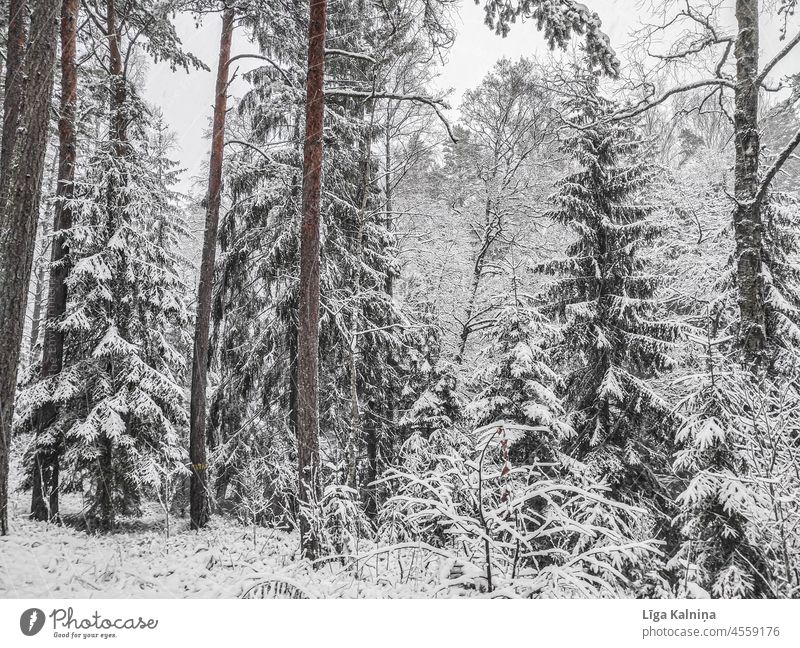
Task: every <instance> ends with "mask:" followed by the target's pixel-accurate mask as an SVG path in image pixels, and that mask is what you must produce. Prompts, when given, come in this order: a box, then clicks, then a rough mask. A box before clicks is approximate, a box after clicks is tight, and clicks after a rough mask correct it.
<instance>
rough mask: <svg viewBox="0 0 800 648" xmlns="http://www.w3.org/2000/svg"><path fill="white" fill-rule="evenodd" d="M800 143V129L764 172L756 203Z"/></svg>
mask: <svg viewBox="0 0 800 648" xmlns="http://www.w3.org/2000/svg"><path fill="white" fill-rule="evenodd" d="M798 145H800V129H798V131H797V132H796V133H795V134H794V137H792V139H791V140H790V141H789V143H788V144H787V145H786V147H785V148H784V149H783V151H781V153H780V155H778V157H777V158H775V161H774V162H773V163H772V165H771V166H770V167H769V169H767V172H766V174H764V179H763V180H762V181H761V184H760V185H759V187H758V191H757V192H756V195H755V197H754V198H753V201H754V202H755V203H760V202H761V201H762V200H763V199H764V196H765V195H766V194H767V190H768V189H769V185H770V183H771V182H772V180H773V179H774V178H775V176H776V175H777V173H778V171H780V170H781V167H783V165H784V164H785V163H786V160H788V159H789V158H790V157H791V156H792V153H793V152H794V150H795V149H796V148H797V146H798Z"/></svg>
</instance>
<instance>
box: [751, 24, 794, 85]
mask: <svg viewBox="0 0 800 648" xmlns="http://www.w3.org/2000/svg"><path fill="white" fill-rule="evenodd" d="M798 43H800V32H797V34H795V36H794V38H793V39H792V40H790V41H789V42H788V43H786V45H784V46H783V49H781V51H780V52H778V53H777V54H776V55H775V57H774V58H773V59H772V60H771V61H770V62H769V63H767V64H766V66H764V69H763V70H762V71H761V74H759V75H758V76H757V77H756V83H763V82H764V79H766V78H767V75H768V74H769V73H770V72H771V71H772V68H774V67H775V66H776V65H777V64H778V63H780V62H781V60H782V59H783V58H784V57H785V56H786V55H787V54H788V53H789V52H791V51H792V49H794V47H795V45H797V44H798Z"/></svg>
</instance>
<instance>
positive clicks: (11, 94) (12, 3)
mask: <svg viewBox="0 0 800 648" xmlns="http://www.w3.org/2000/svg"><path fill="white" fill-rule="evenodd" d="M27 13H28V2H27V0H9V3H8V46H7V51H6V62H5V63H6V78H5V97H4V98H3V140H2V151H3V152H2V154H0V174H5V171H6V165H7V163H8V160H10V159H11V157H10V155H8V154H6V150H7V149H10V147H11V144H12V142H13V141H14V137H13V136H14V134H15V133H16V132H17V120H18V119H19V108H20V105H21V103H20V92H21V91H22V79H21V78H18V77H17V73H18V72H19V71H20V66H21V65H22V59H23V57H24V55H25V44H26V42H27V38H28V30H27V22H26V16H27ZM17 81H19V83H16V82H17Z"/></svg>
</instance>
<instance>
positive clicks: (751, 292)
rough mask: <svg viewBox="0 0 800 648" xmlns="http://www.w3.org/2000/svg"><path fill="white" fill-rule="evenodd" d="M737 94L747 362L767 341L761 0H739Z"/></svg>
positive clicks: (739, 264) (739, 257) (742, 333)
mask: <svg viewBox="0 0 800 648" xmlns="http://www.w3.org/2000/svg"><path fill="white" fill-rule="evenodd" d="M736 19H737V21H738V24H739V31H738V35H737V38H736V49H735V55H736V96H735V102H736V106H735V109H736V110H735V113H734V130H735V147H736V162H735V167H734V172H735V180H734V183H735V184H734V195H735V197H736V201H737V204H736V207H735V209H734V214H733V226H734V236H735V239H736V280H737V289H738V301H739V313H740V327H741V328H740V330H739V343H740V345H741V347H742V352H743V356H744V360H745V363H746V364H748V365H750V366H753V365H758V364H760V362H761V360H762V359H763V355H764V350H765V343H766V322H765V314H764V273H763V270H762V267H761V266H762V233H763V232H762V223H761V214H760V206H759V205H758V203H757V202H755V200H754V198H755V195H756V192H757V190H758V159H759V147H760V144H759V135H758V90H759V87H758V86H759V84H758V81H757V77H758V40H759V28H758V0H737V1H736Z"/></svg>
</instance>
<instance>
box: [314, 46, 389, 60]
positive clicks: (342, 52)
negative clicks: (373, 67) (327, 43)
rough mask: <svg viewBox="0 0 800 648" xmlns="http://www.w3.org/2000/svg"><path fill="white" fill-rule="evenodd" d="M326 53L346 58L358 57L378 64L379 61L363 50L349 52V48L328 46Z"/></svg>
mask: <svg viewBox="0 0 800 648" xmlns="http://www.w3.org/2000/svg"><path fill="white" fill-rule="evenodd" d="M325 54H326V55H330V56H344V57H346V58H353V59H358V60H360V61H369V62H370V63H373V64H377V61H376V60H375V59H374V58H372V57H371V56H370V55H369V54H362V53H361V52H348V51H347V50H342V49H334V48H330V47H326V48H325Z"/></svg>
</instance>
